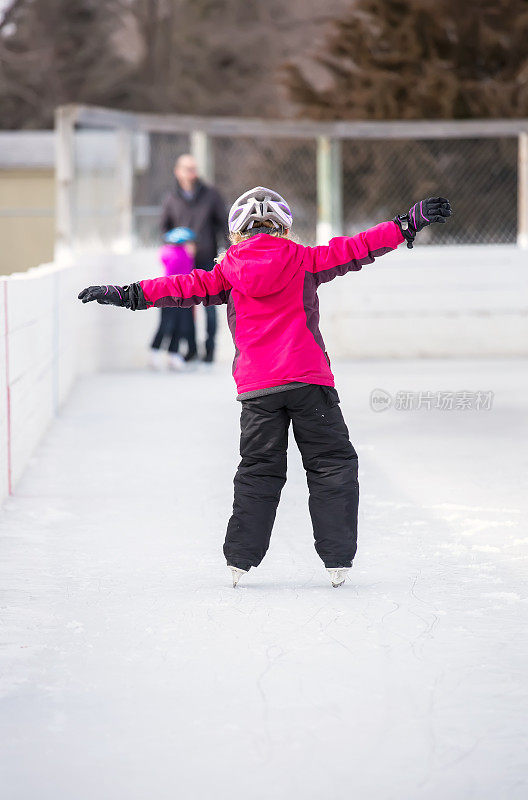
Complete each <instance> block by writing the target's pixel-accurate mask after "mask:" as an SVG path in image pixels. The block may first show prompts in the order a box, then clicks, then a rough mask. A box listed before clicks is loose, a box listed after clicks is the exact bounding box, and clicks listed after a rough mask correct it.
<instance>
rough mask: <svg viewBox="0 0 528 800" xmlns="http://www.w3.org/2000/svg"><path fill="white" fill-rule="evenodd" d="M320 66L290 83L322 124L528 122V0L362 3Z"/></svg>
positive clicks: (295, 70)
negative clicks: (321, 83) (318, 77)
mask: <svg viewBox="0 0 528 800" xmlns="http://www.w3.org/2000/svg"><path fill="white" fill-rule="evenodd" d="M315 62H316V63H317V64H318V65H319V67H320V68H321V67H322V68H323V69H324V70H325V71H326V74H327V79H328V80H327V85H326V86H325V88H320V87H318V86H317V85H316V83H315V82H314V80H313V78H312V77H311V76H310V75H309V74H307V72H306V70H305V69H303V68H302V67H301V66H300V65H299V64H298V63H295V62H289V63H288V64H286V67H285V70H286V75H285V83H286V87H287V89H288V92H289V95H290V98H291V99H292V100H293V101H294V102H295V103H296V104H297V106H298V108H299V109H300V111H301V113H302V116H309V117H313V118H316V119H372V120H374V119H379V120H381V119H384V120H387V119H465V118H471V117H524V116H527V115H528V0H462V2H461V0H355V2H351V4H350V9H349V11H348V13H347V14H346V15H344V16H343V17H342V18H341V19H339V20H337V21H336V22H335V23H334V25H333V27H332V31H331V33H330V35H329V37H328V40H327V43H326V46H325V47H324V49H323V50H322V51H321V52H319V53H318V54H317V55H316V57H315Z"/></svg>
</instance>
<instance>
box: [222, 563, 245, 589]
mask: <svg viewBox="0 0 528 800" xmlns="http://www.w3.org/2000/svg"><path fill="white" fill-rule="evenodd" d="M227 566H228V567H229V569H230V570H231V575H232V577H233V589H234V588H235V586H236V585H237V583H238V582H239V580H240V578H241V577H242V575H246V573H247V569H240V568H239V567H232V566H231V565H230V564H228V565H227Z"/></svg>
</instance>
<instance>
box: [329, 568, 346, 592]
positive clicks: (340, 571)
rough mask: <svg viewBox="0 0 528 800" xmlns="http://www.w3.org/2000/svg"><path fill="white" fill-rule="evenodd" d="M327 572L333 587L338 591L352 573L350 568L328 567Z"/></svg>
mask: <svg viewBox="0 0 528 800" xmlns="http://www.w3.org/2000/svg"><path fill="white" fill-rule="evenodd" d="M326 571H327V572H328V575H329V577H330V580H331V581H332V586H333V587H334V589H336V588H337V587H338V586H342V585H343V583H344V582H345V580H346V576H347V574H348V572H349V571H350V567H335V568H332V567H327V568H326Z"/></svg>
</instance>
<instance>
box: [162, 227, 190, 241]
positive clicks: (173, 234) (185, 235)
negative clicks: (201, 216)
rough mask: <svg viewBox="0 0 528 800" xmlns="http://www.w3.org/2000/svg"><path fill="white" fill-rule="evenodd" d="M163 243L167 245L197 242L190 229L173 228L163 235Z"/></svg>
mask: <svg viewBox="0 0 528 800" xmlns="http://www.w3.org/2000/svg"><path fill="white" fill-rule="evenodd" d="M163 241H164V242H166V243H167V244H186V243H187V242H195V241H196V236H195V235H194V231H192V230H191V229H190V228H172V229H171V230H170V231H167V233H164V234H163Z"/></svg>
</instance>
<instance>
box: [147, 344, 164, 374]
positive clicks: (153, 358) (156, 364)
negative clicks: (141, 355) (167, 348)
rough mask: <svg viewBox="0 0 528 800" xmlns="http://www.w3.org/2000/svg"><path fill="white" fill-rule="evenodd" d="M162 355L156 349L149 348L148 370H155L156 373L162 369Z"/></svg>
mask: <svg viewBox="0 0 528 800" xmlns="http://www.w3.org/2000/svg"><path fill="white" fill-rule="evenodd" d="M164 355H165V354H164V353H163V352H162V351H161V350H157V349H156V348H154V347H153V348H151V350H150V352H149V356H148V365H149V367H150V369H155V370H156V371H157V372H159V370H162V369H163V366H164Z"/></svg>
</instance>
